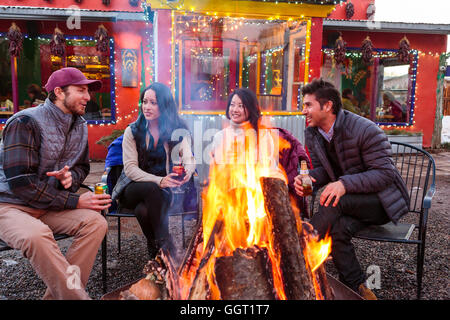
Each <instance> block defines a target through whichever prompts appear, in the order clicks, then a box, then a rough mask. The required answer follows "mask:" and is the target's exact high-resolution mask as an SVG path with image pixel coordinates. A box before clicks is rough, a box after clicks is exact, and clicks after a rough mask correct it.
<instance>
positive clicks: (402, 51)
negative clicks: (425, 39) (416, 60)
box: [397, 36, 411, 63]
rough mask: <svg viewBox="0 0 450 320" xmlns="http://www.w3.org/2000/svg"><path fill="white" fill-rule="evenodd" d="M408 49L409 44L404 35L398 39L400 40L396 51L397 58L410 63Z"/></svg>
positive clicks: (409, 48)
mask: <svg viewBox="0 0 450 320" xmlns="http://www.w3.org/2000/svg"><path fill="white" fill-rule="evenodd" d="M410 50H411V47H410V45H409V41H408V38H406V36H404V37H403V39H402V40H400V42H399V49H398V52H397V57H398V59H399V60H400V61H401V62H404V63H410V61H411V57H410Z"/></svg>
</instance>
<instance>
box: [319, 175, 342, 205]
mask: <svg viewBox="0 0 450 320" xmlns="http://www.w3.org/2000/svg"><path fill="white" fill-rule="evenodd" d="M344 194H345V187H344V184H343V183H342V182H341V181H340V180H338V181H336V182H332V183H329V184H328V185H327V186H326V187H325V189H324V190H323V191H322V194H321V195H320V205H322V206H323V205H324V206H325V207H328V205H329V204H330V203H331V201H332V200H333V198H335V200H334V202H333V207H336V206H337V204H338V203H339V200H340V199H341V197H342V196H343V195H344Z"/></svg>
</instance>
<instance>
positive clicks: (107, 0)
mask: <svg viewBox="0 0 450 320" xmlns="http://www.w3.org/2000/svg"><path fill="white" fill-rule="evenodd" d="M102 3H103V4H104V5H105V6H109V4H110V3H111V0H102Z"/></svg>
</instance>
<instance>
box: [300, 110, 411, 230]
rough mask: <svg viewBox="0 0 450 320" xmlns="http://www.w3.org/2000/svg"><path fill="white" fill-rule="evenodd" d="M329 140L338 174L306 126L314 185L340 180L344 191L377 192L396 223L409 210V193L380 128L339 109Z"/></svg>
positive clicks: (316, 134) (313, 131)
mask: <svg viewBox="0 0 450 320" xmlns="http://www.w3.org/2000/svg"><path fill="white" fill-rule="evenodd" d="M333 141H334V146H335V149H336V154H337V158H338V163H339V165H340V167H341V168H342V172H343V174H342V175H341V176H340V177H336V176H335V174H334V172H333V170H332V167H331V165H330V162H329V160H328V159H327V157H326V151H325V148H324V146H323V143H322V142H321V134H320V132H319V130H318V128H317V127H308V128H307V129H306V145H307V147H308V150H309V152H310V156H311V162H312V165H313V168H314V169H313V170H310V175H311V176H312V177H314V178H315V179H316V180H317V182H316V183H315V187H321V186H323V185H325V184H327V183H329V182H333V181H337V180H341V181H342V183H343V184H344V186H345V190H346V193H377V195H378V197H379V199H380V201H381V203H382V205H383V207H384V209H385V210H386V213H387V215H388V216H389V218H390V219H391V220H392V221H393V222H394V223H396V222H397V221H398V220H399V219H400V217H401V216H403V215H404V214H405V213H407V212H408V211H409V210H408V209H409V196H408V191H407V189H406V186H405V183H404V181H403V179H402V177H401V175H400V173H399V172H398V170H397V168H396V167H395V164H394V161H393V160H392V157H391V155H392V148H391V144H390V143H389V141H388V139H387V137H386V135H385V134H384V132H383V130H381V129H380V128H379V127H378V126H377V125H376V124H375V123H374V122H372V121H370V120H368V119H366V118H363V117H360V116H358V115H356V114H354V113H352V112H349V111H347V110H341V111H339V113H338V115H337V117H336V122H335V124H334V133H333Z"/></svg>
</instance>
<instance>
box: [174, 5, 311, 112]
mask: <svg viewBox="0 0 450 320" xmlns="http://www.w3.org/2000/svg"><path fill="white" fill-rule="evenodd" d="M174 19H175V20H174V24H175V28H174V32H173V36H174V41H175V44H176V48H175V54H176V57H175V58H174V60H175V66H176V72H175V74H176V75H178V76H176V77H175V79H174V81H173V83H174V84H175V86H176V87H175V89H176V90H175V91H176V94H177V97H178V102H179V104H180V105H181V109H182V110H194V111H224V110H225V108H226V103H227V101H228V97H229V95H230V93H231V92H232V91H233V90H234V89H235V88H238V87H247V88H250V89H251V90H253V91H254V92H255V93H256V95H257V97H258V100H259V103H260V106H261V108H262V110H264V111H278V110H292V109H295V110H298V106H297V103H296V104H295V105H294V106H293V107H291V105H290V104H289V106H288V105H287V103H286V93H287V90H286V88H288V87H289V86H292V85H293V84H292V82H293V81H294V79H293V78H292V79H289V80H288V79H287V73H288V72H291V73H292V74H294V73H295V77H296V78H295V79H296V80H295V81H296V85H297V87H294V91H296V92H298V90H299V88H298V86H300V85H301V84H302V83H303V79H304V73H305V68H304V63H303V64H302V61H304V59H305V55H304V54H305V50H304V43H305V35H306V27H307V26H306V23H305V22H300V21H295V22H293V21H289V23H288V22H287V21H282V20H259V19H247V18H246V19H244V18H232V17H217V16H214V17H213V16H203V15H189V14H178V13H175V17H174ZM291 33H292V34H294V33H296V34H299V35H301V36H298V37H296V38H292V40H291V39H290V37H289V35H290V34H291ZM294 40H295V41H294ZM290 45H292V46H294V47H295V48H296V49H295V50H294V51H293V52H295V63H296V64H295V66H294V64H292V65H290V64H289V63H288V54H287V52H289V51H288V50H289V46H290ZM289 68H291V69H292V71H288V70H289ZM294 69H296V70H295V72H294ZM298 79H301V81H298ZM288 83H290V84H288ZM290 92H292V90H291V91H290ZM294 99H297V95H295V98H294Z"/></svg>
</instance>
